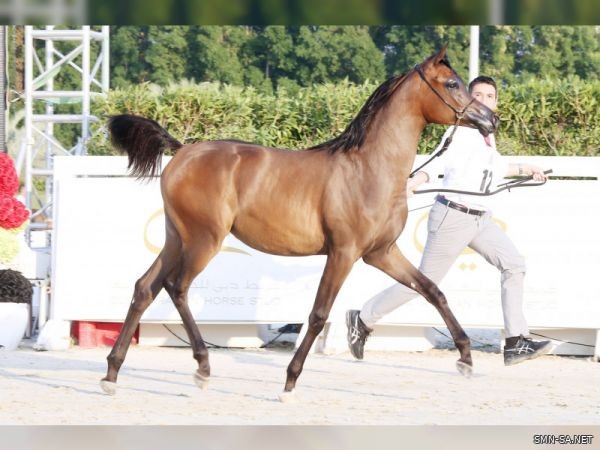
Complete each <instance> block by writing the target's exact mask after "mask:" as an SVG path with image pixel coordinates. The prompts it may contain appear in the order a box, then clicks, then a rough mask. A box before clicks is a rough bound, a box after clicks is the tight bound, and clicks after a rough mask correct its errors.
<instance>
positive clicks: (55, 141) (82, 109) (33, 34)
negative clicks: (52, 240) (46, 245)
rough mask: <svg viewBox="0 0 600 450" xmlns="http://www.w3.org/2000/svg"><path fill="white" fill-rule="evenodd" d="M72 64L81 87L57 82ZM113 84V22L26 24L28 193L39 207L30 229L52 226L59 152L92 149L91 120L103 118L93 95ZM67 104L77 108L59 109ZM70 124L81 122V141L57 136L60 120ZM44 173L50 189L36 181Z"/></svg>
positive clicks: (79, 152)
mask: <svg viewBox="0 0 600 450" xmlns="http://www.w3.org/2000/svg"><path fill="white" fill-rule="evenodd" d="M94 28H96V29H94ZM58 42H61V43H64V44H57V43H58ZM92 54H94V55H95V61H92ZM41 55H45V59H44V61H42V56H41ZM73 69H74V70H73ZM67 70H68V71H70V72H71V77H72V78H73V76H75V77H78V79H77V80H78V81H79V79H80V80H81V81H80V83H78V84H79V88H78V89H77V90H65V89H61V87H60V86H56V84H57V83H56V81H57V78H58V79H61V78H60V77H59V74H61V73H63V72H65V71H67ZM62 79H64V77H63V78H62ZM108 88H109V27H108V26H103V27H90V26H82V27H81V28H79V29H56V28H55V27H54V26H46V27H45V28H35V27H33V26H26V27H25V147H24V151H25V199H26V204H27V207H28V208H29V209H33V210H35V211H34V213H33V214H32V221H31V224H30V231H31V230H48V229H50V228H51V221H50V220H49V219H51V217H52V213H51V210H52V186H53V183H52V176H53V158H54V156H55V155H84V154H85V153H86V143H87V140H88V138H89V136H90V124H91V123H92V122H94V121H97V119H96V117H94V116H93V115H92V114H91V113H90V100H91V98H92V97H93V96H95V95H104V94H106V92H108ZM64 105H74V107H75V109H76V110H77V111H76V112H75V113H68V114H65V113H58V112H56V110H59V109H64ZM42 111H43V113H42ZM64 124H76V128H77V130H78V131H77V137H76V138H75V142H61V141H60V139H59V138H58V137H56V136H55V126H57V127H58V126H60V125H64ZM38 179H42V180H44V189H41V188H40V184H41V183H40V182H38V183H34V181H35V180H38ZM35 187H37V189H35ZM42 191H43V192H42ZM40 216H41V217H40ZM36 217H37V218H39V219H38V220H34V219H35V218H36Z"/></svg>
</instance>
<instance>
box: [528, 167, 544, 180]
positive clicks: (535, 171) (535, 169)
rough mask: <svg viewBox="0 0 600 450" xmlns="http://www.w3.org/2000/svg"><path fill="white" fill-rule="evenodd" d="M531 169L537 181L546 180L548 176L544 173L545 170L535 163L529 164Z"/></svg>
mask: <svg viewBox="0 0 600 450" xmlns="http://www.w3.org/2000/svg"><path fill="white" fill-rule="evenodd" d="M529 171H530V173H531V176H533V179H534V180H535V181H546V180H547V179H548V176H547V175H546V174H545V173H544V170H543V169H541V168H540V167H538V166H534V165H533V164H529Z"/></svg>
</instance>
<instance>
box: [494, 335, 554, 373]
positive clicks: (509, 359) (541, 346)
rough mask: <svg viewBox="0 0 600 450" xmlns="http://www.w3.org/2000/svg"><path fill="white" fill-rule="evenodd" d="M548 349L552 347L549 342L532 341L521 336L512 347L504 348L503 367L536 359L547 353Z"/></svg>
mask: <svg viewBox="0 0 600 450" xmlns="http://www.w3.org/2000/svg"><path fill="white" fill-rule="evenodd" d="M550 347H552V344H551V343H550V341H534V340H533V339H529V338H526V337H523V335H521V336H519V340H518V341H517V343H516V344H515V345H514V346H512V347H504V365H505V366H512V365H513V364H518V363H520V362H523V361H527V360H528V359H534V358H537V357H538V356H540V355H543V354H544V353H548V352H549V351H550Z"/></svg>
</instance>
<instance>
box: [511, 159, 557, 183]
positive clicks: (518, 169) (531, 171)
mask: <svg viewBox="0 0 600 450" xmlns="http://www.w3.org/2000/svg"><path fill="white" fill-rule="evenodd" d="M532 175H533V179H534V180H535V181H546V180H547V179H548V177H547V176H546V174H545V173H544V171H543V169H542V168H540V167H538V166H536V165H534V164H527V163H518V164H514V163H513V164H509V165H508V171H507V173H506V176H507V177H516V176H519V177H528V176H532Z"/></svg>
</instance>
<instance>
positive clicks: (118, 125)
mask: <svg viewBox="0 0 600 450" xmlns="http://www.w3.org/2000/svg"><path fill="white" fill-rule="evenodd" d="M108 131H109V132H110V139H111V142H112V144H113V146H114V147H115V148H116V149H117V150H119V151H121V152H123V153H125V152H126V153H127V156H129V166H128V167H129V169H130V171H131V174H132V175H135V176H136V177H138V178H145V177H153V176H156V175H158V174H159V172H160V163H161V159H162V155H163V153H164V152H165V150H167V149H171V150H177V149H179V148H180V147H181V146H182V144H181V142H179V141H178V140H177V139H175V138H174V137H173V136H171V135H170V134H169V133H167V131H166V130H165V129H164V128H162V127H161V126H160V125H159V124H158V123H156V122H155V121H154V120H151V119H146V118H144V117H139V116H133V115H131V114H120V115H118V116H111V117H110V119H109V120H108Z"/></svg>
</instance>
